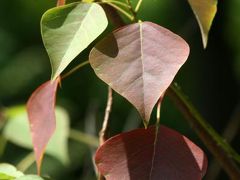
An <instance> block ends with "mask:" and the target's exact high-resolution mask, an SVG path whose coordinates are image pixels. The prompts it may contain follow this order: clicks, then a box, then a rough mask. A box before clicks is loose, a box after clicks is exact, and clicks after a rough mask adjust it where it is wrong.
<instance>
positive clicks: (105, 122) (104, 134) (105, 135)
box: [99, 86, 113, 145]
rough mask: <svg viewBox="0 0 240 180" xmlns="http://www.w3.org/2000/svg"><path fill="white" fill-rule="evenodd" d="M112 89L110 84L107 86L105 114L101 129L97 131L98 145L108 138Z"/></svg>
mask: <svg viewBox="0 0 240 180" xmlns="http://www.w3.org/2000/svg"><path fill="white" fill-rule="evenodd" d="M112 101H113V100H112V89H111V87H110V86H108V100H107V106H106V109H105V115H104V120H103V125H102V129H101V131H100V132H99V142H100V145H102V144H103V143H104V142H105V141H106V140H107V139H108V136H109V135H108V129H109V115H110V112H111V109H112Z"/></svg>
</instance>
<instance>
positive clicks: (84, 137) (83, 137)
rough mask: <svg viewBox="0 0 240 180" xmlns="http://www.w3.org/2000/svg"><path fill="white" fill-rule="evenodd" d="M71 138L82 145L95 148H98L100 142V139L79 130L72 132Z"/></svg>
mask: <svg viewBox="0 0 240 180" xmlns="http://www.w3.org/2000/svg"><path fill="white" fill-rule="evenodd" d="M69 138H70V139H72V140H75V141H78V142H80V143H84V144H87V145H89V146H91V147H93V148H98V146H99V142H98V139H97V138H96V137H94V136H91V135H88V134H85V133H82V132H80V131H77V130H73V129H71V130H70V134H69Z"/></svg>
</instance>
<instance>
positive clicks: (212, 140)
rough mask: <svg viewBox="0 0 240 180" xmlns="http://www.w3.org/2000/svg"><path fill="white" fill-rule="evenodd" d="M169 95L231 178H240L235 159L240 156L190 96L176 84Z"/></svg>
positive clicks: (169, 90)
mask: <svg viewBox="0 0 240 180" xmlns="http://www.w3.org/2000/svg"><path fill="white" fill-rule="evenodd" d="M167 95H168V96H169V97H170V98H171V99H172V100H173V102H174V103H175V104H176V105H177V107H178V108H179V110H180V111H181V113H182V114H183V115H184V116H185V118H186V120H188V122H189V124H191V125H192V127H193V129H194V130H195V132H196V133H197V134H198V136H199V137H200V139H201V140H202V141H203V143H204V144H205V145H206V147H207V148H208V149H209V151H210V152H211V153H212V154H213V156H215V158H216V159H217V160H218V162H219V163H220V164H221V166H222V167H223V168H224V169H225V171H226V172H227V173H228V175H229V176H230V177H231V179H234V180H235V179H236V180H237V179H240V170H239V168H238V166H237V164H236V163H235V162H234V160H236V161H237V162H240V156H239V155H238V154H237V153H236V152H235V151H234V150H233V149H232V147H231V146H230V145H229V144H228V143H227V142H226V141H224V140H223V139H222V137H221V136H220V135H219V134H218V133H217V132H216V131H215V130H214V129H213V128H212V127H211V125H210V124H209V123H208V122H207V121H206V120H205V119H204V118H203V117H202V116H201V115H200V114H199V112H198V111H197V110H196V108H195V107H194V106H193V105H192V104H191V103H190V101H189V100H188V98H187V97H186V96H185V95H184V93H183V92H182V91H181V89H180V88H179V87H178V86H177V85H176V84H173V85H171V86H170V88H169V89H168V90H167Z"/></svg>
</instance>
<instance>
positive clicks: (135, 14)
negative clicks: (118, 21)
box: [127, 0, 137, 22]
mask: <svg viewBox="0 0 240 180" xmlns="http://www.w3.org/2000/svg"><path fill="white" fill-rule="evenodd" d="M127 3H128V5H129V6H130V8H129V10H130V11H131V13H132V15H133V19H132V21H134V22H137V13H136V12H135V11H134V10H133V6H132V3H131V1H130V0H127Z"/></svg>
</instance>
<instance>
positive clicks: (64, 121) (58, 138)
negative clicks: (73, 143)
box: [3, 105, 69, 164]
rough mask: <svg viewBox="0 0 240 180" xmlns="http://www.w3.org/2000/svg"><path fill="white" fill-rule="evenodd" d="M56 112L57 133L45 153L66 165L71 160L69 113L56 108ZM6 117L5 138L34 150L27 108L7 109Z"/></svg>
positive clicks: (15, 107) (21, 106)
mask: <svg viewBox="0 0 240 180" xmlns="http://www.w3.org/2000/svg"><path fill="white" fill-rule="evenodd" d="M55 111H56V120H57V126H56V131H55V133H54V135H53V136H52V138H51V139H50V141H49V143H48V145H47V147H46V150H45V152H46V153H47V154H49V155H51V156H53V157H55V158H57V159H58V160H60V161H61V162H62V163H63V164H66V163H67V162H68V160H69V158H68V135H69V117H68V114H67V112H66V111H65V110H64V109H63V108H61V107H56V109H55ZM4 116H5V117H6V118H7V121H6V125H5V127H4V130H3V135H4V137H6V138H7V140H9V141H11V142H12V143H14V144H16V145H19V146H21V147H24V148H28V149H32V148H33V145H32V140H31V134H30V131H29V123H28V118H27V112H26V108H25V106H23V105H20V106H14V107H11V108H7V109H6V110H5V112H4ZM13 132H14V133H13Z"/></svg>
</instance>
